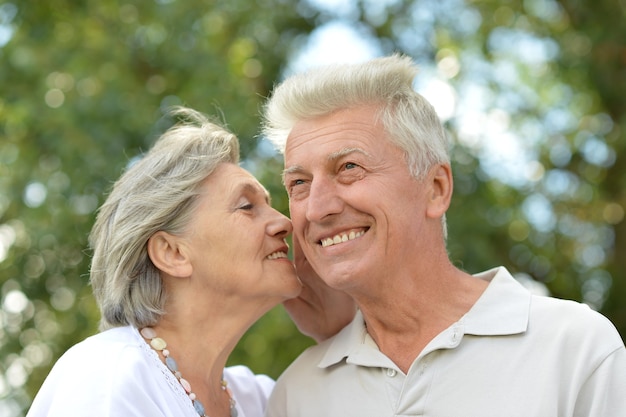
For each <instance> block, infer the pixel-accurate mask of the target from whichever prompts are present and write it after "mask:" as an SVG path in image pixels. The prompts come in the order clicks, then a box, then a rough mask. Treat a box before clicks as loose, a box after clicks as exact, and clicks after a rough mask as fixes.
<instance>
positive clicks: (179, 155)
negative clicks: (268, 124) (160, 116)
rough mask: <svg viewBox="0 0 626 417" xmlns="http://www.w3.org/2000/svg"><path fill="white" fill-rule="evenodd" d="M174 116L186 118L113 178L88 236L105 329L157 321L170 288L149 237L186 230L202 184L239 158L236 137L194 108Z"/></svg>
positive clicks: (175, 112) (175, 111) (93, 282)
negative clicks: (149, 246)
mask: <svg viewBox="0 0 626 417" xmlns="http://www.w3.org/2000/svg"><path fill="white" fill-rule="evenodd" d="M170 114H171V115H172V116H173V117H176V118H178V119H179V120H181V122H179V123H178V124H176V125H175V126H173V127H172V128H170V129H169V130H167V131H166V132H165V133H164V134H163V135H162V136H161V137H160V138H159V139H158V140H157V142H156V143H155V144H154V146H153V147H152V148H151V149H150V150H149V151H148V152H147V153H146V154H145V155H144V156H143V157H142V158H141V159H140V160H139V161H137V162H136V163H134V164H133V165H132V166H130V167H129V168H128V169H127V170H126V172H124V174H123V175H122V176H121V177H120V178H119V179H118V180H117V182H115V184H114V185H113V188H112V190H111V193H110V194H109V196H108V197H107V199H106V201H105V202H104V204H103V205H102V206H101V207H100V209H99V211H98V215H97V217H96V221H95V224H94V226H93V228H92V230H91V233H90V235H89V243H90V246H91V248H92V250H93V258H92V261H91V270H90V282H91V285H92V286H93V292H94V295H95V298H96V301H97V303H98V306H99V307H100V311H101V313H102V318H101V321H100V329H101V330H105V329H107V328H111V327H116V326H124V325H129V324H130V325H133V326H135V327H138V328H141V327H143V326H147V325H153V324H155V323H156V322H157V321H158V319H159V317H160V316H161V315H162V314H163V313H164V311H163V308H164V304H165V293H164V287H163V283H162V281H161V276H160V272H159V270H158V269H157V268H156V267H155V266H154V265H153V264H152V261H151V260H150V257H149V256H148V252H147V242H148V239H149V238H150V237H151V236H152V235H153V234H154V233H156V232H158V231H165V232H168V233H171V234H180V233H181V232H183V231H184V230H185V228H186V227H187V226H188V225H189V222H190V218H191V215H192V213H193V209H194V207H195V203H196V201H197V197H198V192H199V186H200V185H201V183H202V182H203V181H204V180H205V179H206V178H207V177H208V176H209V175H211V173H212V172H213V171H214V170H215V168H216V167H217V166H218V165H219V164H221V163H223V162H227V163H238V162H239V142H238V140H237V137H236V136H235V135H233V134H232V133H230V132H229V131H227V130H226V129H224V128H223V127H221V126H218V125H216V124H214V123H211V122H210V121H209V120H208V118H207V117H206V116H204V115H203V114H201V113H199V112H197V111H195V110H191V109H188V108H182V107H178V108H175V109H173V110H172V111H171V112H170Z"/></svg>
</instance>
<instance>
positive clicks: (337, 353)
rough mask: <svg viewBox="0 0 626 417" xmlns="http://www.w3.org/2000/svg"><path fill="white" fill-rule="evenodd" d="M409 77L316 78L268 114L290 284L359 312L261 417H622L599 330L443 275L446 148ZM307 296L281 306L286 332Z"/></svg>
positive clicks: (304, 80)
mask: <svg viewBox="0 0 626 417" xmlns="http://www.w3.org/2000/svg"><path fill="white" fill-rule="evenodd" d="M415 74H416V67H415V66H414V64H413V63H412V61H411V60H410V59H409V58H408V57H402V56H398V55H394V56H390V57H385V58H379V59H374V60H371V61H369V62H366V63H363V64H355V65H345V64H344V65H337V66H332V67H325V68H320V69H316V70H313V71H310V72H307V73H304V74H300V75H295V76H293V77H291V78H288V79H287V80H286V81H284V82H283V83H282V84H280V85H279V86H278V87H277V88H276V89H275V90H274V93H273V95H272V97H271V98H270V100H269V102H268V104H267V106H266V109H265V110H266V112H265V129H264V133H265V135H266V137H267V138H269V140H271V141H272V142H273V143H274V144H275V145H276V146H277V147H278V149H279V150H281V151H282V152H283V153H284V159H285V170H284V174H283V175H284V183H285V187H286V188H287V192H288V194H289V206H290V211H291V217H292V221H293V226H294V240H295V241H296V243H297V246H298V247H297V254H298V255H297V256H298V259H296V262H297V265H298V267H299V275H300V276H301V278H302V280H303V281H304V282H305V284H306V283H307V282H308V283H309V285H310V286H311V287H312V288H315V285H317V286H319V285H328V286H330V287H332V288H333V289H336V290H340V291H343V292H345V293H346V294H348V295H350V296H351V297H352V298H353V299H354V300H355V301H356V304H357V306H358V308H359V312H358V313H357V315H356V317H355V319H354V320H353V321H352V322H351V323H350V324H349V325H348V326H347V327H345V328H344V329H343V330H342V331H341V332H340V333H339V334H337V335H336V336H335V337H333V338H331V339H329V340H327V341H325V342H322V343H320V344H318V345H316V346H314V347H312V348H310V349H308V350H307V351H305V352H304V353H303V354H302V355H301V356H300V357H299V358H298V359H297V360H296V361H295V362H294V363H293V364H292V365H291V366H290V367H289V368H288V369H287V370H286V371H285V373H284V374H283V375H282V376H281V377H280V378H279V380H278V383H277V386H276V388H275V390H274V393H273V394H272V398H271V400H270V404H269V409H268V413H267V415H268V416H269V417H283V416H284V417H296V416H303V417H304V416H307V417H308V416H311V417H319V416H344V417H345V416H355V417H357V416H358V417H364V416H378V417H380V416H418V415H419V416H434V417H461V416H469V417H487V416H494V417H495V416H497V417H502V416H507V417H512V416H520V417H521V416H523V417H530V416H536V417H547V416H563V417H565V416H568V417H569V416H598V417H600V416H601V417H609V416H611V417H618V416H620V417H623V416H625V415H626V395H625V394H626V350H625V348H624V343H623V342H622V340H621V338H620V336H619V335H618V333H617V331H616V329H615V327H614V326H613V325H612V324H611V323H610V322H609V321H608V320H607V319H606V318H605V317H603V316H602V315H600V314H599V313H597V312H594V311H592V310H591V309H589V308H588V307H587V306H585V305H583V304H579V303H576V302H572V301H563V300H557V299H554V298H548V297H539V296H534V295H532V294H530V293H529V292H528V291H527V290H526V289H525V288H524V287H523V286H522V285H520V284H519V283H518V282H517V281H516V280H515V279H514V278H513V277H512V276H511V274H510V273H509V272H508V271H507V270H506V269H505V268H503V267H499V268H494V269H492V270H489V271H486V272H482V273H479V274H476V275H470V274H468V273H466V272H465V271H462V270H460V269H458V268H456V267H455V266H454V265H453V264H452V263H451V262H450V260H449V258H448V254H447V251H446V223H445V213H446V211H447V209H448V207H449V204H450V200H451V198H452V189H453V183H452V173H451V168H450V161H449V156H448V153H447V143H446V137H445V133H444V129H443V127H442V126H441V123H440V121H439V120H438V118H437V115H436V113H435V111H434V110H433V108H432V106H431V105H430V104H429V103H428V102H427V101H426V100H425V99H424V98H423V97H421V96H420V95H419V94H417V93H416V92H415V91H414V90H413V89H412V82H413V79H414V77H415ZM315 273H317V274H318V275H319V277H321V279H322V280H323V282H324V283H325V284H320V283H319V282H318V283H316V282H315V279H316V277H315ZM311 294H314V291H309V292H306V291H305V292H303V295H302V296H301V298H300V299H298V300H295V301H291V302H290V304H288V309H289V311H290V313H291V314H292V316H294V319H295V321H296V322H298V323H299V324H301V323H303V320H298V318H299V316H300V315H306V314H307V313H306V311H307V309H312V308H316V303H317V308H319V305H320V304H319V300H317V299H315V298H314V297H310V298H308V299H307V296H308V295H311ZM304 331H306V332H308V333H309V334H314V330H310V329H304Z"/></svg>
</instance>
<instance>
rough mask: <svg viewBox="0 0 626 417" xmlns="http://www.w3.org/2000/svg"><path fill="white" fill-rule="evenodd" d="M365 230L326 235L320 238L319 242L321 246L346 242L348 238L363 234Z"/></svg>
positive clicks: (351, 238)
mask: <svg viewBox="0 0 626 417" xmlns="http://www.w3.org/2000/svg"><path fill="white" fill-rule="evenodd" d="M365 232H366V231H365V230H362V229H360V230H350V231H349V232H344V233H339V234H336V235H335V236H332V237H327V238H324V239H322V240H320V244H321V245H322V247H323V248H327V247H329V246H333V245H337V244H339V243H343V242H348V241H350V240H354V239H356V238H359V237H361V236H363V235H364V234H365Z"/></svg>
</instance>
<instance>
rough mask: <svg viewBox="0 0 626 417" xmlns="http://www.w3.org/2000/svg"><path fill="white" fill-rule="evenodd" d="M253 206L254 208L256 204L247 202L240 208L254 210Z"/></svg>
mask: <svg viewBox="0 0 626 417" xmlns="http://www.w3.org/2000/svg"><path fill="white" fill-rule="evenodd" d="M253 208H254V204H252V203H246V204H243V205H241V206H239V210H252V209H253Z"/></svg>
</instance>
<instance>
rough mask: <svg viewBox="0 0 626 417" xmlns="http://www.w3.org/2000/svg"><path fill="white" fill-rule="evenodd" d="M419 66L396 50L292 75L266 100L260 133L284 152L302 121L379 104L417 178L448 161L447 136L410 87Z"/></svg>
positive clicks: (390, 132) (392, 137)
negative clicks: (380, 56)
mask: <svg viewBox="0 0 626 417" xmlns="http://www.w3.org/2000/svg"><path fill="white" fill-rule="evenodd" d="M416 74H417V66H416V65H415V64H414V63H413V61H412V60H411V58H410V57H407V56H401V55H398V54H394V55H391V56H388V57H384V58H377V59H373V60H370V61H367V62H365V63H358V64H336V65H331V66H326V67H320V68H316V69H313V70H310V71H307V72H304V73H302V74H296V75H294V76H291V77H289V78H287V79H286V80H285V81H284V82H283V83H281V84H279V85H278V86H277V87H276V88H275V89H274V92H273V93H272V96H271V97H270V99H269V100H268V102H267V103H266V105H265V109H264V110H265V111H264V123H263V132H262V133H263V136H265V137H266V138H267V139H268V140H269V141H270V142H271V143H272V144H273V145H274V146H275V147H276V149H277V150H278V151H279V152H281V153H284V151H285V145H286V142H287V137H288V136H289V133H290V132H291V129H292V128H293V127H294V125H295V124H296V123H297V122H298V121H300V120H306V119H311V118H314V117H318V116H323V115H327V114H330V113H332V112H334V111H337V110H340V109H346V108H353V107H356V106H361V105H366V104H378V105H380V111H379V114H378V117H380V120H381V121H382V123H383V127H384V129H385V131H386V132H387V134H388V136H389V139H390V140H391V141H392V142H393V143H395V144H396V145H397V146H398V147H399V148H400V149H402V150H403V151H404V153H405V156H406V159H407V163H408V166H409V169H410V171H411V174H412V175H413V176H415V177H416V178H420V177H422V176H423V175H425V174H426V172H428V169H429V168H430V167H432V166H433V165H436V164H439V163H449V161H450V158H449V154H448V141H447V137H446V133H445V130H444V129H443V126H442V124H441V121H440V120H439V118H438V117H437V113H436V112H435V110H434V108H433V106H432V105H431V104H430V103H429V102H428V101H427V100H426V99H425V98H424V97H422V96H421V95H420V94H418V93H417V92H415V90H413V80H414V79H415V76H416Z"/></svg>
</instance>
